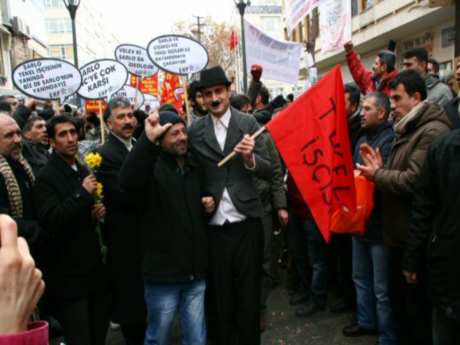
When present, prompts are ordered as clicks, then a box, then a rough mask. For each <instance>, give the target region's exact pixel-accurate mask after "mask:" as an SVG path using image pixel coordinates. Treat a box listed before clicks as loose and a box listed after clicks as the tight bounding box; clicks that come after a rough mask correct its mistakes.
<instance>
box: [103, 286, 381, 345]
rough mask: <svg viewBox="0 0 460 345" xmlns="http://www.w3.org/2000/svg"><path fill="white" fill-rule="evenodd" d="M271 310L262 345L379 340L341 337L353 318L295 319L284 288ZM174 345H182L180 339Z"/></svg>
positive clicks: (115, 343)
mask: <svg viewBox="0 0 460 345" xmlns="http://www.w3.org/2000/svg"><path fill="white" fill-rule="evenodd" d="M269 306H270V309H271V312H270V318H269V322H268V329H267V330H266V331H265V332H264V333H263V334H262V345H305V344H308V345H352V344H353V345H374V344H375V343H376V341H377V340H376V337H359V338H345V337H344V336H342V328H343V327H344V326H346V325H347V324H348V323H349V322H350V320H351V318H352V315H351V314H350V313H348V314H341V315H336V314H332V313H330V312H328V311H325V312H321V313H319V314H317V315H315V316H313V317H311V318H308V319H298V318H296V317H295V315H294V307H290V306H289V304H288V296H287V294H286V293H285V290H283V289H282V288H277V289H275V290H273V292H272V294H271V296H270V301H269ZM172 344H173V345H179V344H180V340H179V339H178V337H177V335H176V336H173V342H172ZM107 345H124V341H123V339H122V337H121V334H120V331H119V330H110V331H109V335H108V338H107Z"/></svg>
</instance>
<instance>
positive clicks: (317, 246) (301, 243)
mask: <svg viewBox="0 0 460 345" xmlns="http://www.w3.org/2000/svg"><path fill="white" fill-rule="evenodd" d="M288 226H289V228H288V231H289V234H288V236H289V246H290V249H291V251H292V255H293V258H294V262H295V265H296V269H297V271H298V273H299V277H300V278H301V283H302V287H303V288H305V289H306V290H307V291H306V292H307V293H309V294H310V296H311V299H312V302H313V303H314V304H317V305H321V306H324V305H326V302H327V283H328V272H327V271H328V266H327V247H326V242H325V241H324V239H323V237H322V235H321V233H320V231H319V228H318V226H317V225H316V223H315V221H314V220H312V219H308V220H302V219H300V218H298V217H296V216H295V215H292V214H290V215H289V225H288ZM310 272H311V276H310V274H309V273H310Z"/></svg>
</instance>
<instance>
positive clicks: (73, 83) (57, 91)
mask: <svg viewBox="0 0 460 345" xmlns="http://www.w3.org/2000/svg"><path fill="white" fill-rule="evenodd" d="M81 82H82V77H81V75H80V71H79V70H78V69H76V68H75V66H74V65H72V64H71V63H69V62H67V61H63V60H59V59H53V58H43V59H33V60H28V61H25V62H23V63H21V64H20V65H18V66H16V68H15V69H14V71H13V84H14V86H15V87H16V88H18V89H19V90H20V91H21V92H22V93H24V94H25V95H27V96H29V97H32V98H36V99H40V100H57V99H59V100H60V101H61V103H63V102H64V101H65V99H66V98H68V97H69V96H71V95H73V94H74V93H75V92H76V91H77V90H78V89H79V88H80V85H81Z"/></svg>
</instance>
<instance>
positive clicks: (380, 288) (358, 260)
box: [343, 92, 397, 344]
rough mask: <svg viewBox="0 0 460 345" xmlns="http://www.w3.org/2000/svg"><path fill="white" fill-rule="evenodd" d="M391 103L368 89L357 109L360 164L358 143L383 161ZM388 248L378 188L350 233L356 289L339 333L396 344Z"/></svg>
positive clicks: (356, 158) (389, 140)
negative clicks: (357, 232) (359, 227)
mask: <svg viewBox="0 0 460 345" xmlns="http://www.w3.org/2000/svg"><path fill="white" fill-rule="evenodd" d="M390 110H391V106H390V100H389V99H388V97H387V96H386V95H385V94H383V93H381V92H370V93H368V94H367V95H366V96H365V98H364V101H363V106H362V110H361V127H362V128H363V132H362V133H363V135H362V136H361V137H360V138H359V140H358V143H357V145H356V148H355V152H354V155H353V160H354V162H355V163H359V164H362V159H361V151H360V146H361V144H367V145H370V146H371V147H372V148H374V149H378V150H379V152H380V154H381V155H382V159H383V160H384V161H386V159H387V158H388V156H389V154H390V151H391V146H392V143H393V138H394V132H393V126H392V124H391V123H389V122H388V115H389V113H390ZM389 264H390V251H389V248H388V247H386V246H385V244H384V243H383V227H382V200H381V194H380V192H379V191H377V192H376V193H375V196H374V209H373V211H372V214H371V216H370V218H369V220H368V222H367V224H366V233H365V234H364V235H363V236H353V281H354V284H355V289H356V297H357V300H356V304H357V318H356V322H354V323H353V324H351V325H350V326H347V327H345V328H344V329H343V334H344V335H345V336H349V337H356V336H361V335H366V334H375V333H378V334H379V342H380V343H381V344H397V337H396V321H395V318H394V313H393V308H392V305H391V300H390V279H389V276H390V275H389V272H390V269H389Z"/></svg>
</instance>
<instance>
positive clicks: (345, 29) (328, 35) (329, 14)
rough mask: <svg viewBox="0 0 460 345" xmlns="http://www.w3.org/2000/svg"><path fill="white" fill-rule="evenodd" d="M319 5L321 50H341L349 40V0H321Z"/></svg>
mask: <svg viewBox="0 0 460 345" xmlns="http://www.w3.org/2000/svg"><path fill="white" fill-rule="evenodd" d="M319 6H320V7H319V11H320V13H321V15H320V16H319V26H320V29H319V30H320V32H321V35H320V39H321V51H322V52H328V51H342V50H343V45H344V44H345V43H347V42H348V41H351V0H321V2H320V5H319Z"/></svg>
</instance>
